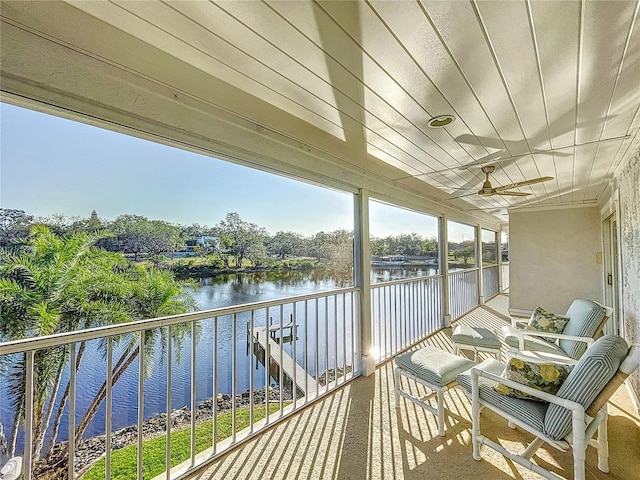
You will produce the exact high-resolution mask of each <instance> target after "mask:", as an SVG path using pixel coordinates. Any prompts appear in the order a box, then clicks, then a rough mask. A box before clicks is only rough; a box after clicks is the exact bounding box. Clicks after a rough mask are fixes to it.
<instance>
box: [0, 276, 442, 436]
mask: <svg viewBox="0 0 640 480" xmlns="http://www.w3.org/2000/svg"><path fill="white" fill-rule="evenodd" d="M435 273H436V272H435V271H434V270H433V269H428V268H415V267H413V268H411V267H407V268H405V267H394V268H390V269H378V268H376V269H374V270H373V272H372V282H374V283H377V282H382V281H389V280H395V279H399V278H407V277H415V276H423V275H432V274H435ZM350 285H351V282H350V281H346V282H345V281H342V282H338V281H336V280H335V279H333V278H331V277H330V276H328V275H326V274H325V273H322V272H319V271H317V270H312V271H305V272H296V271H289V272H263V273H252V274H233V275H221V276H218V277H215V278H204V279H200V280H199V288H197V289H195V290H193V291H192V292H191V293H192V294H193V296H194V297H195V299H196V301H197V303H198V308H199V309H200V310H208V309H213V308H220V307H226V306H230V305H239V304H245V303H253V302H260V301H266V300H273V299H279V298H286V297H291V296H295V295H304V294H310V293H318V292H322V291H328V290H333V289H336V288H341V287H345V286H350ZM339 302H340V300H336V305H332V306H331V305H327V306H326V308H328V309H329V308H331V309H332V310H333V311H336V312H342V311H343V310H342V305H341V304H340V303H339ZM345 302H346V300H345ZM319 303H320V310H322V309H323V308H324V307H323V304H322V302H319ZM296 308H299V307H296ZM268 315H269V317H272V316H274V313H273V312H271V311H270V312H269V313H268ZM342 315H344V318H342V317H341V318H340V322H339V323H338V322H336V323H335V324H334V323H332V322H325V323H323V322H322V321H320V319H322V318H323V312H322V311H320V312H319V313H318V319H319V321H318V322H315V321H314V317H313V315H309V314H308V312H307V315H306V316H305V317H306V318H311V322H312V323H313V325H310V324H309V323H308V322H309V320H305V321H303V322H301V323H300V324H299V325H298V329H297V337H298V338H299V339H302V338H307V339H308V340H309V345H314V344H315V335H316V332H317V335H318V341H319V343H320V344H325V343H326V344H327V351H326V352H325V351H323V352H321V354H320V355H316V354H315V352H314V351H313V347H309V346H306V347H305V348H304V349H303V348H302V347H301V345H302V343H301V342H300V341H298V343H297V345H298V351H297V354H296V360H297V362H298V364H300V365H303V364H304V365H306V366H307V368H308V371H309V372H310V373H311V374H312V375H314V374H315V372H318V374H319V375H322V374H323V373H324V372H325V371H326V369H327V368H332V366H335V364H336V362H337V363H338V365H349V366H350V365H351V363H352V362H351V361H350V359H351V358H352V349H351V348H350V347H351V346H352V345H353V344H354V343H353V338H354V332H352V331H351V328H350V325H353V324H354V322H352V321H351V320H350V316H349V313H348V312H347V313H343V314H342ZM275 316H276V318H275V323H276V324H277V323H278V322H279V321H280V320H279V318H278V317H279V314H278V311H277V309H276V311H275ZM283 316H284V317H285V323H287V322H288V320H289V318H288V317H289V313H286V312H285V315H283ZM272 321H273V319H272ZM248 322H249V316H248V315H244V316H238V318H237V319H236V330H235V338H234V337H233V329H232V321H231V318H230V317H226V318H224V317H222V318H219V319H218V320H217V322H216V329H215V336H214V334H213V330H214V321H213V320H212V319H210V320H204V321H201V322H199V333H198V343H197V361H196V377H195V378H196V401H197V402H200V401H202V400H204V399H206V398H210V397H211V396H212V394H213V374H212V371H213V368H212V367H213V362H214V360H213V344H214V341H215V343H216V345H217V356H216V362H217V365H216V371H217V379H216V385H217V392H218V393H231V392H232V382H231V364H232V355H231V352H232V347H233V345H234V343H235V349H236V365H235V366H236V393H238V394H239V393H242V392H243V391H244V390H246V389H247V388H248V387H249V374H248V372H249V370H250V369H254V370H253V372H254V388H256V389H258V388H261V387H263V386H264V384H265V381H266V380H265V376H266V375H265V370H264V366H263V365H262V364H261V363H260V362H258V361H256V358H255V356H253V355H250V354H249V351H248V350H249V349H248V347H247V341H248V336H247V330H248V329H247V326H248ZM266 322H267V314H266V313H265V312H264V311H262V312H260V311H258V312H256V314H255V316H254V319H253V323H254V326H258V325H265V324H266ZM315 323H318V324H319V327H318V326H316V325H315ZM312 327H313V328H312ZM336 332H337V335H336ZM356 333H357V332H356ZM336 336H337V337H339V338H340V346H338V344H337V343H336V348H335V349H333V350H331V349H330V347H329V346H328V341H327V340H326V339H328V338H332V339H333V338H335V337H336ZM343 337H344V338H343ZM155 338H156V339H157V342H156V345H155V347H154V349H153V356H152V361H150V362H147V365H146V366H147V369H148V371H147V373H148V376H146V377H145V379H144V417H145V418H150V417H152V416H155V415H157V414H159V413H162V412H165V411H166V409H167V405H166V384H167V373H166V351H165V350H164V349H163V348H162V345H161V344H162V339H161V338H160V335H157V336H156V337H155ZM190 338H191V337H190V334H189V333H188V332H187V334H186V335H185V336H184V337H183V345H182V347H180V346H178V345H176V344H175V343H174V345H173V348H172V357H173V361H172V366H173V367H172V369H171V375H172V391H171V407H172V408H173V409H175V408H180V407H182V406H184V405H187V406H189V405H190V402H191V400H190V398H191V387H190V365H191V354H192V352H191V340H190ZM214 339H215V340H214ZM323 339H324V340H323ZM342 342H344V343H342ZM305 345H306V344H305ZM342 345H344V347H343V346H342ZM123 348H124V343H122V344H115V345H114V353H113V359H114V360H113V362H114V364H115V362H116V361H117V359H118V358H119V356H120V354H121V353H122V352H123ZM320 348H322V347H320ZM285 350H286V351H287V352H288V353H289V354H290V355H291V356H293V352H292V346H291V344H288V345H286V344H285ZM316 357H317V358H318V365H317V366H316V362H315V359H316ZM138 371H139V364H138V360H135V361H134V362H133V363H132V364H131V365H130V367H129V368H128V369H127V371H126V372H125V373H124V374H123V376H122V377H121V378H120V379H119V380H118V381H117V382H116V383H115V384H114V386H113V411H112V412H113V413H112V429H113V430H117V429H119V428H122V427H124V426H127V425H131V424H135V423H136V422H137V415H138V412H137V404H138V383H139V382H138V381H139V377H138ZM105 379H106V359H105V345H104V342H101V341H94V342H89V343H88V344H87V348H86V351H85V353H84V359H83V361H82V365H81V368H80V370H79V372H78V377H77V382H78V383H77V384H78V387H77V394H76V395H77V396H76V412H77V419H76V421H79V420H80V418H81V416H82V414H83V413H84V412H85V411H86V409H87V407H88V406H89V404H90V403H91V401H92V400H93V398H94V396H95V394H96V392H97V391H98V390H99V388H100V387H101V385H102V384H103V383H104V382H105ZM67 380H68V375H67V374H66V373H65V375H64V378H63V385H66V382H67ZM269 383H270V384H271V385H276V380H275V379H273V378H271V377H269ZM6 387H7V385H6V381H5V380H4V379H0V422H2V424H3V426H4V429H5V432H9V431H10V427H11V423H12V420H13V412H14V409H13V407H12V406H11V405H10V402H9V401H7V395H6ZM61 390H62V389H61ZM104 431H105V406H104V404H103V405H102V406H101V407H100V409H99V411H98V413H97V414H96V416H95V417H94V420H93V421H92V423H91V424H90V426H89V428H88V429H87V432H86V433H85V438H88V437H91V436H95V435H99V434H102V433H104ZM67 436H68V412H65V415H64V417H63V419H62V422H61V426H60V433H59V435H58V441H63V440H66V439H67ZM20 443H21V442H19V444H20Z"/></svg>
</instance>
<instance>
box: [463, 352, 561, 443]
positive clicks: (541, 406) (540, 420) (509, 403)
mask: <svg viewBox="0 0 640 480" xmlns="http://www.w3.org/2000/svg"><path fill="white" fill-rule="evenodd" d="M505 367H506V365H505V364H504V363H502V362H500V361H498V360H496V359H494V358H487V359H486V360H485V361H484V362H482V363H480V364H479V365H477V367H476V368H479V369H480V370H483V371H486V372H489V373H493V374H494V375H502V372H503V371H504V369H505ZM457 380H458V385H460V386H461V387H463V388H464V389H465V390H466V391H467V392H468V393H469V395H470V394H471V370H467V371H466V372H462V373H460V374H459V375H458V377H457ZM495 383H496V382H494V381H493V380H489V379H487V378H482V377H480V378H479V379H478V387H479V390H480V391H479V395H480V398H481V399H482V400H484V401H485V402H488V403H490V404H492V405H495V406H496V407H498V408H500V409H502V410H504V411H506V412H508V413H510V414H511V415H513V416H514V417H515V418H518V419H519V420H522V421H523V422H525V423H526V424H528V425H530V426H531V427H533V428H535V429H536V430H540V431H542V428H543V426H544V418H545V414H546V412H547V408H548V407H549V404H548V403H543V402H532V401H531V400H521V399H519V398H514V397H509V396H507V395H501V394H499V393H498V392H496V391H495V390H494V389H493V386H494V385H495Z"/></svg>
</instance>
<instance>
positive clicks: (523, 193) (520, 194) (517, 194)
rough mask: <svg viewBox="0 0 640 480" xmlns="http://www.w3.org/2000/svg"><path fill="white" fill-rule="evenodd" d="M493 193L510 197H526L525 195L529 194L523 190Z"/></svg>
mask: <svg viewBox="0 0 640 480" xmlns="http://www.w3.org/2000/svg"><path fill="white" fill-rule="evenodd" d="M493 195H510V196H512V197H526V196H527V195H531V194H530V193H525V192H495V193H493Z"/></svg>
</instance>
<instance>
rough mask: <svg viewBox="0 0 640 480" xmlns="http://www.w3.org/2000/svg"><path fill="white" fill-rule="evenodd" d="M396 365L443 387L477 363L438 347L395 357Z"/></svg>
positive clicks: (425, 348) (429, 347)
mask: <svg viewBox="0 0 640 480" xmlns="http://www.w3.org/2000/svg"><path fill="white" fill-rule="evenodd" d="M395 361H396V365H398V366H399V367H400V368H402V369H403V370H407V371H409V372H411V373H413V374H414V375H415V376H417V377H419V378H421V379H423V380H424V381H426V382H427V383H430V384H432V385H436V386H438V387H442V386H444V385H447V384H449V383H451V382H452V381H454V380H455V379H456V376H457V375H458V374H459V373H461V372H464V371H465V370H468V369H470V368H471V367H473V366H474V365H475V363H474V362H473V361H472V360H469V359H467V358H463V357H459V356H457V355H453V354H451V353H449V352H445V351H443V350H440V349H439V348H436V347H431V346H428V347H424V348H421V349H420V350H414V351H411V352H405V353H403V354H401V355H398V356H397V357H396V359H395Z"/></svg>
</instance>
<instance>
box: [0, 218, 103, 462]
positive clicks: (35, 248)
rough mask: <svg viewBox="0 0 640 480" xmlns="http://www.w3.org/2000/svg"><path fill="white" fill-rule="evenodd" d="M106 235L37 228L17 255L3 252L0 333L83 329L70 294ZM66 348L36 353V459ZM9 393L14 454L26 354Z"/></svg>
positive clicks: (14, 365)
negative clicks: (61, 233)
mask: <svg viewBox="0 0 640 480" xmlns="http://www.w3.org/2000/svg"><path fill="white" fill-rule="evenodd" d="M105 236H106V235H105V234H95V235H87V234H76V235H73V236H71V237H58V236H56V235H54V234H53V233H52V232H51V231H50V230H49V229H48V228H46V227H44V226H35V227H32V230H31V238H30V240H29V242H28V243H27V245H26V246H25V248H24V249H23V250H22V251H21V252H20V253H18V254H10V253H8V252H3V254H2V261H1V263H0V265H1V266H0V316H2V318H3V322H2V324H1V325H0V335H1V336H2V338H3V339H6V340H9V339H19V338H26V337H34V336H41V335H49V334H52V333H56V332H61V331H69V330H71V329H77V328H83V327H82V325H81V322H82V317H83V316H82V315H79V313H81V310H82V307H81V305H78V302H76V300H75V299H73V298H71V297H70V296H69V293H70V292H69V291H70V290H72V289H73V286H74V285H75V283H76V281H77V277H78V275H79V272H81V271H82V268H83V265H84V264H85V263H86V260H87V258H88V256H89V253H90V252H91V246H92V245H93V244H94V243H95V242H96V241H97V240H99V239H100V238H104V237H105ZM65 362H66V349H64V348H52V349H47V350H39V351H37V352H36V353H35V356H34V392H33V393H34V412H33V417H34V452H33V453H34V455H35V457H34V458H38V456H39V454H40V450H41V448H42V442H43V440H44V435H45V432H46V426H47V424H48V421H49V419H50V415H51V410H52V408H53V404H54V403H55V396H56V394H57V391H58V388H59V385H60V380H61V377H62V371H63V368H64V365H65ZM9 371H10V375H11V378H12V379H13V381H12V382H11V386H10V395H11V397H12V400H13V406H14V408H15V418H14V423H13V429H12V433H11V437H10V438H11V441H10V444H11V451H12V454H13V453H15V445H16V437H17V431H18V427H19V423H20V419H21V418H22V417H24V393H25V392H24V380H25V378H24V376H25V356H24V355H22V358H19V359H13V362H11V364H10V366H9Z"/></svg>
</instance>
